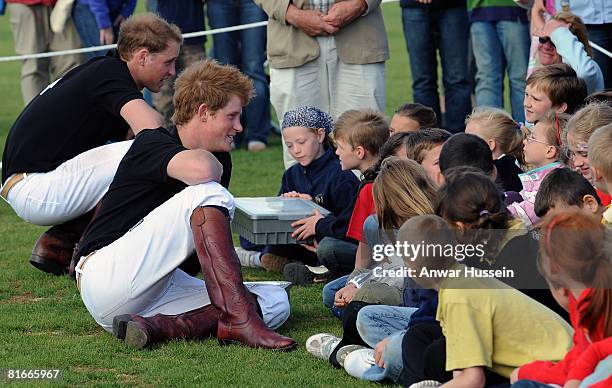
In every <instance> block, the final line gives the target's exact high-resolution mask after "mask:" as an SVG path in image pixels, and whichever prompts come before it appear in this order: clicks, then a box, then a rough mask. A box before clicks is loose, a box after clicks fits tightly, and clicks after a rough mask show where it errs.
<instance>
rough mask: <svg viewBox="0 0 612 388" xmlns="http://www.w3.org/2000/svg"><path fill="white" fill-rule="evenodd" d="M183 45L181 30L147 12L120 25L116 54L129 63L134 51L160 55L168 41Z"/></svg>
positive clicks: (134, 16) (131, 17)
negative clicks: (142, 49) (145, 51)
mask: <svg viewBox="0 0 612 388" xmlns="http://www.w3.org/2000/svg"><path fill="white" fill-rule="evenodd" d="M172 40H173V41H175V42H177V43H178V44H179V45H181V44H182V43H183V37H182V36H181V30H180V28H178V27H177V26H176V25H175V24H170V23H168V22H167V21H165V20H164V19H162V18H161V17H159V16H158V15H156V14H153V13H150V12H147V13H141V14H138V15H133V16H130V17H129V18H127V20H126V21H124V22H123V23H121V27H120V29H119V38H118V40H117V52H118V53H119V57H120V58H121V59H123V60H126V61H129V60H130V59H132V55H133V54H134V52H135V51H137V50H139V49H141V48H146V49H147V50H149V52H150V53H152V54H154V53H160V52H162V51H164V50H165V49H166V47H167V46H168V42H169V41H172Z"/></svg>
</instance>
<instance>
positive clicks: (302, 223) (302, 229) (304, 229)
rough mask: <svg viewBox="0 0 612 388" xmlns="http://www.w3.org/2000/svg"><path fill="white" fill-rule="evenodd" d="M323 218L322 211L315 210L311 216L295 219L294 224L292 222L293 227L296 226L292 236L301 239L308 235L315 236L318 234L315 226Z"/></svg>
mask: <svg viewBox="0 0 612 388" xmlns="http://www.w3.org/2000/svg"><path fill="white" fill-rule="evenodd" d="M321 218H323V216H322V215H321V212H319V211H318V210H313V211H312V215H311V216H310V217H306V218H302V219H301V220H297V221H295V222H294V223H293V224H291V227H293V228H296V229H295V231H294V232H293V233H291V237H293V238H294V239H296V240H298V241H299V240H306V239H307V238H308V237H310V236H314V235H315V234H316V231H315V227H316V226H317V222H318V221H319V220H320V219H321Z"/></svg>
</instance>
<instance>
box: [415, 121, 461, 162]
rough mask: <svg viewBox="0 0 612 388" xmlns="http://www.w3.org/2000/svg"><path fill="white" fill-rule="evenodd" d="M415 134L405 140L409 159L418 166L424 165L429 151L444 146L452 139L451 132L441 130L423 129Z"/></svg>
mask: <svg viewBox="0 0 612 388" xmlns="http://www.w3.org/2000/svg"><path fill="white" fill-rule="evenodd" d="M413 134H414V135H412V136H408V137H406V138H404V146H405V147H406V156H407V157H408V159H412V160H414V161H415V162H417V163H418V164H421V163H423V159H425V153H426V152H427V151H430V150H432V149H433V148H435V147H436V146H439V145H441V144H444V142H446V141H447V140H448V139H449V138H450V137H451V133H450V132H448V131H446V130H444V129H439V128H429V129H422V130H420V131H418V132H413Z"/></svg>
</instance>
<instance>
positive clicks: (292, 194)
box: [281, 191, 312, 201]
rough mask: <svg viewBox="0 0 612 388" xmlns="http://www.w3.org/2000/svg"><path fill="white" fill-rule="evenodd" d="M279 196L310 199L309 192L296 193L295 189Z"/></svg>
mask: <svg viewBox="0 0 612 388" xmlns="http://www.w3.org/2000/svg"><path fill="white" fill-rule="evenodd" d="M281 197H285V198H302V199H305V200H306V201H312V197H311V196H310V194H304V193H298V192H297V191H290V192H288V193H283V194H281Z"/></svg>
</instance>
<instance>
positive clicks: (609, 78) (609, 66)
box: [586, 23, 612, 89]
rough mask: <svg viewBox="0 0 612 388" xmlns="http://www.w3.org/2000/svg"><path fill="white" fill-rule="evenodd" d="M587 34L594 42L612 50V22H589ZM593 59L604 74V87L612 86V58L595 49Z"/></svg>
mask: <svg viewBox="0 0 612 388" xmlns="http://www.w3.org/2000/svg"><path fill="white" fill-rule="evenodd" d="M586 27H587V35H588V36H589V40H590V41H592V42H593V43H595V44H597V45H599V46H601V47H603V48H604V49H606V50H608V51H612V23H606V24H587V26H586ZM593 54H594V55H593V59H595V62H597V64H598V65H599V68H600V69H601V73H602V74H603V76H604V87H605V88H606V89H610V88H612V58H610V57H608V56H607V55H605V54H603V53H601V52H600V51H598V50H595V49H593Z"/></svg>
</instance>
